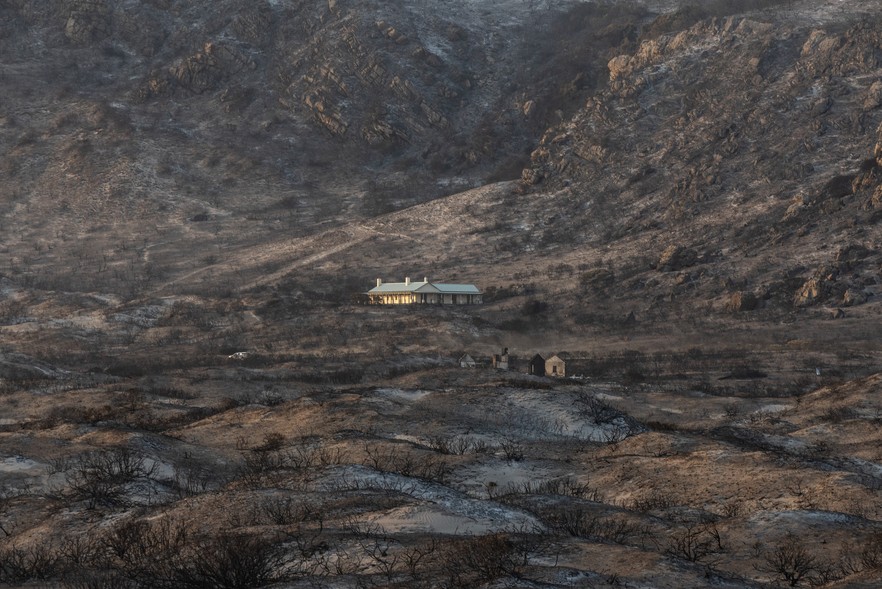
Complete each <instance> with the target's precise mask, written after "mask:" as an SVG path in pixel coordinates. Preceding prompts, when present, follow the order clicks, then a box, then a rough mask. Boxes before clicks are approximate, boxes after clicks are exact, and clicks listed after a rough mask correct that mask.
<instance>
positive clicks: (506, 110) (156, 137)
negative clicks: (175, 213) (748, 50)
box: [0, 0, 626, 225]
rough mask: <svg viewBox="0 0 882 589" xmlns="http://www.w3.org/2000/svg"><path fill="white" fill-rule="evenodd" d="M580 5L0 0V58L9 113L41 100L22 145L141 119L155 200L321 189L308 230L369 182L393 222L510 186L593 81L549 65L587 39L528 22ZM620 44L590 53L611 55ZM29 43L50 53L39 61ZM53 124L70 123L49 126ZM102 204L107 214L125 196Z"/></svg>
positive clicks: (580, 66)
mask: <svg viewBox="0 0 882 589" xmlns="http://www.w3.org/2000/svg"><path fill="white" fill-rule="evenodd" d="M571 6H578V4H577V3H575V2H572V3H570V2H564V3H561V4H559V5H557V6H556V7H555V9H554V10H551V11H545V12H543V13H541V14H537V13H535V12H531V11H530V9H529V7H528V6H527V5H526V3H522V4H518V5H517V6H513V7H510V8H511V9H505V10H502V9H501V8H500V9H499V10H496V9H494V10H483V9H479V8H477V7H476V6H475V4H474V3H473V2H470V1H466V0H456V1H455V2H454V3H453V4H452V5H451V4H450V3H447V4H444V5H442V4H439V3H435V2H428V1H424V0H414V1H410V2H406V3H403V4H401V6H397V7H396V8H394V9H392V8H390V7H389V6H383V5H373V4H366V3H363V2H356V1H354V0H336V1H334V2H329V1H328V0H307V1H304V2H275V1H273V2H270V1H268V0H220V1H215V0H211V1H209V0H197V1H195V2H179V1H177V0H151V1H149V2H123V1H122V0H7V1H5V2H2V3H0V13H2V14H0V29H2V35H0V45H2V47H0V51H2V54H3V56H4V63H8V64H9V72H11V73H10V76H11V78H10V79H9V80H8V85H9V87H10V89H11V91H10V92H9V93H6V95H5V96H4V107H3V108H5V109H7V110H9V111H10V112H11V111H15V110H16V109H17V108H18V106H17V105H19V104H21V105H28V103H29V102H32V100H31V98H29V97H30V96H33V95H35V94H36V95H40V96H45V97H47V99H46V105H45V109H44V111H46V112H48V113H49V114H48V115H47V117H46V121H40V120H30V121H28V124H29V125H32V127H33V129H34V134H33V139H32V140H29V142H28V147H27V149H28V150H30V151H34V150H39V151H40V152H41V153H42V154H44V155H45V156H46V157H48V158H50V159H55V160H59V161H60V160H61V159H63V158H64V157H65V155H64V151H63V150H64V149H65V147H64V146H65V145H66V144H68V143H72V142H74V141H75V138H76V137H78V136H80V135H82V134H83V133H84V132H87V131H88V130H94V129H88V128H87V126H85V125H81V124H79V121H78V119H80V118H81V116H82V113H80V112H79V109H80V108H81V104H83V102H84V101H87V102H89V101H91V102H92V103H104V104H108V105H109V104H113V105H115V106H114V109H115V110H116V111H117V112H120V113H124V116H127V117H129V118H131V119H132V120H135V121H137V122H136V123H135V126H136V127H137V131H138V135H139V140H140V141H139V143H138V144H133V145H130V146H129V147H127V149H128V150H129V151H132V150H134V151H140V152H141V153H139V154H129V156H130V159H137V160H139V161H141V162H144V165H143V166H139V167H136V168H130V170H132V171H135V172H137V173H138V174H140V177H134V178H129V179H128V182H129V183H130V184H131V185H132V186H136V187H141V188H142V189H143V190H144V192H145V193H148V194H149V193H155V192H156V190H155V189H156V188H157V182H158V183H159V184H160V185H162V186H161V188H160V192H169V191H171V192H178V191H186V190H191V191H193V190H196V191H198V192H200V193H202V194H214V195H216V196H215V198H214V200H215V201H217V202H220V201H221V200H228V201H229V200H237V199H240V198H241V192H240V191H239V190H235V189H233V185H234V184H235V182H233V181H231V180H233V179H236V178H238V179H241V181H242V183H243V184H245V185H250V186H256V184H257V183H258V182H259V181H270V182H278V183H280V185H281V186H283V187H285V189H286V190H293V191H298V192H303V191H307V188H304V187H307V186H308V187H310V188H309V189H310V190H311V189H312V188H313V187H317V188H318V190H317V193H323V194H324V196H321V197H316V198H307V199H301V202H308V204H309V207H308V209H309V210H308V211H305V213H306V214H305V215H303V216H302V217H301V216H298V218H302V219H303V222H304V225H308V224H309V223H311V222H313V221H315V220H316V218H317V216H318V215H320V214H322V211H321V210H320V209H322V207H323V206H325V204H326V202H324V201H327V198H328V193H331V192H335V193H343V194H345V195H347V196H345V197H343V199H348V201H347V202H346V203H341V202H337V203H336V205H335V206H334V207H333V210H335V211H336V212H338V213H341V214H343V213H348V214H352V215H359V214H366V213H369V214H372V213H373V211H366V210H363V209H362V208H360V207H359V206H357V204H355V203H354V202H353V201H354V199H355V198H357V197H356V196H353V195H358V194H360V193H363V192H364V190H365V187H366V186H368V187H370V186H376V185H380V186H382V187H383V190H380V191H379V192H380V194H378V195H377V194H374V195H371V198H373V199H374V200H376V199H380V200H382V199H384V198H385V199H386V200H385V201H384V203H383V207H381V208H383V209H384V210H386V209H388V208H390V207H391V208H394V207H400V206H406V205H408V204H412V203H413V202H417V201H421V200H425V199H427V198H431V197H432V196H437V195H438V194H440V193H442V192H449V191H450V190H451V189H450V188H441V186H449V185H450V182H451V181H455V182H457V183H459V184H461V185H471V184H479V183H483V182H484V181H486V180H487V179H488V178H492V179H516V178H517V176H518V174H519V172H520V169H521V168H522V167H523V165H524V163H525V162H526V159H527V156H526V154H527V153H528V152H529V149H530V147H531V146H532V145H533V144H534V143H535V137H536V133H538V131H539V130H540V129H542V128H544V127H545V126H547V125H548V123H549V120H551V118H552V117H554V118H555V120H559V118H560V115H559V114H558V113H557V111H558V110H560V109H561V108H564V109H566V110H567V112H572V109H574V108H575V105H577V104H578V102H579V101H580V97H579V96H578V92H577V91H579V90H581V89H583V88H584V87H587V85H588V84H589V81H586V79H585V76H584V74H583V76H582V77H581V78H578V79H576V78H577V75H576V74H577V72H580V71H584V70H585V60H584V58H578V59H577V58H575V57H572V58H567V59H569V60H570V61H566V60H564V62H563V65H561V63H559V62H561V60H562V59H563V58H562V57H556V56H555V57H553V60H552V61H553V62H554V64H557V65H554V66H553V67H549V65H548V64H549V62H548V55H549V53H550V54H552V55H556V53H555V52H554V51H553V45H554V44H561V43H565V42H568V40H571V39H572V38H573V37H574V36H576V35H583V36H584V33H582V32H580V31H579V30H578V29H577V28H572V30H568V31H566V33H565V34H555V35H545V34H543V35H526V34H522V32H524V31H523V30H522V27H525V26H527V25H528V24H529V25H530V26H531V27H533V28H534V29H538V30H542V31H548V30H550V29H552V28H553V27H558V26H561V25H560V24H559V23H562V22H563V23H565V22H566V20H567V18H566V14H565V13H566V10H568V9H569V8H570V7H571ZM601 24H602V25H604V26H605V25H606V24H609V23H608V20H606V21H603V22H601ZM598 26H600V25H598ZM534 32H535V30H534ZM623 35H626V32H625V29H621V32H617V33H615V34H613V35H612V36H611V37H610V38H609V39H606V40H602V41H597V40H596V39H594V40H592V41H591V42H592V43H594V44H595V45H597V44H598V43H599V44H600V45H601V46H610V45H613V44H618V43H619V42H620V41H621V40H622V39H623V38H624V37H623ZM573 42H574V43H575V41H573ZM578 42H579V43H581V42H582V41H578ZM34 46H40V47H45V48H46V52H45V54H42V55H40V56H39V58H36V57H35V55H34V53H33V51H30V50H29V49H28V48H29V47H34ZM571 53H572V52H570V53H561V55H562V56H563V55H569V54H571ZM598 59H599V58H598ZM605 59H606V58H605V57H604V58H603V59H602V61H604V62H605ZM598 63H599V62H598ZM592 64H593V62H592ZM592 67H593V65H592ZM567 68H568V69H567ZM533 72H535V73H533ZM552 75H554V76H556V77H555V79H554V83H550V78H549V76H552ZM558 78H559V79H558ZM505 80H508V81H510V82H508V83H506V84H503V83H502V81H505ZM514 80H517V88H516V89H517V96H514V89H513V87H511V86H512V85H513V84H515V82H513V81H514ZM564 81H566V82H567V84H569V86H567V87H566V88H564V85H563V82H564ZM558 82H560V83H558ZM46 86H48V87H49V89H48V90H47V87H46ZM50 96H51V97H52V99H51V100H49V99H48V97H50ZM528 97H529V98H528ZM560 112H561V113H562V112H563V111H562V110H561V111H560ZM5 114H6V113H5V112H3V113H0V116H3V115H5ZM61 120H64V121H66V122H67V123H66V124H65V125H62V126H59V127H58V128H50V127H51V126H52V125H53V124H54V121H61ZM0 132H5V131H3V130H2V129H0ZM113 142H114V138H112V137H110V136H109V135H108V134H107V133H104V134H100V135H93V137H92V138H91V139H90V145H91V147H92V151H91V153H92V154H93V156H94V157H95V158H96V161H97V162H98V165H104V164H105V163H107V162H111V161H112V160H113V159H114V158H115V157H116V156H115V155H114V154H113V153H111V152H112V151H114V150H116V149H117V147H118V146H113V145H112V144H113ZM16 143H17V136H16V134H15V132H8V133H6V134H5V135H3V136H2V137H0V147H2V148H3V149H4V150H6V151H8V149H7V148H8V147H9V146H11V145H14V144H16ZM197 146H198V147H197ZM194 151H195V152H201V153H208V152H211V153H214V154H215V155H214V156H213V157H209V158H207V160H210V161H211V162H213V163H212V164H211V165H210V166H201V165H198V163H197V162H199V161H202V160H203V159H205V158H204V157H203V156H202V155H194ZM30 155H33V154H30ZM27 156H28V154H24V153H21V154H16V153H12V154H10V156H9V157H10V161H9V162H8V163H6V164H4V166H5V167H8V168H9V169H16V170H19V171H22V170H26V169H29V170H33V171H34V173H35V176H32V177H29V178H25V177H24V176H19V177H18V178H17V179H16V181H17V182H18V183H19V184H20V185H21V186H22V188H21V189H22V190H25V191H28V192H34V193H41V194H42V193H46V194H48V193H47V191H46V190H45V188H48V186H49V185H50V184H52V185H55V186H57V185H58V182H57V180H58V179H55V178H53V179H51V180H50V179H48V178H44V179H43V180H41V179H40V178H39V177H38V176H37V175H38V174H39V170H41V169H44V168H40V167H39V166H38V167H33V166H23V165H22V163H23V162H25V161H27ZM19 157H20V159H18V158H19ZM86 159H88V157H87V158H86ZM242 160H247V163H243V161H242ZM108 165H111V166H112V163H111V164H108ZM332 165H333V166H334V168H335V173H334V174H333V175H329V174H328V173H327V168H328V166H332ZM50 167H51V166H50ZM63 167H64V166H63V165H61V164H60V163H59V165H58V166H57V168H53V169H56V170H60V169H62V168H63ZM151 167H152V168H153V169H148V168H151ZM138 168H141V169H140V171H138ZM200 168H202V169H200ZM388 169H395V170H397V172H399V173H391V174H390V173H387V170H388ZM405 169H406V170H407V172H408V173H407V174H406V176H405V175H404V174H402V173H400V172H401V171H402V170H405ZM174 170H177V172H175V173H172V172H173V171H174ZM366 170H371V172H366ZM157 171H160V173H156V172H157ZM332 176H333V177H332ZM439 178H442V180H444V182H441V183H439V181H438V179H439ZM22 183H23V184H22ZM190 184H192V186H189V188H188V187H187V186H185V185H190ZM194 187H195V188H194ZM323 187H325V188H323ZM76 192H77V191H76V190H75V191H74V193H69V194H68V196H69V198H68V199H67V200H68V202H69V203H70V206H71V207H73V209H77V210H79V209H82V211H81V212H82V213H83V215H82V216H83V218H84V219H88V218H90V216H89V215H88V214H86V212H85V211H86V208H85V207H77V205H76V201H77V200H78V199H79V198H80V197H82V198H83V199H87V198H91V197H90V196H89V195H87V194H86V191H85V189H83V191H82V194H81V195H79V196H78V195H77V194H76ZM387 192H388V193H389V194H394V198H393V197H386V196H385V194H386V193H387ZM48 198H52V199H55V196H49V197H48ZM254 198H257V199H258V200H259V201H260V205H258V206H267V205H268V203H267V202H266V199H267V198H268V195H267V192H266V191H263V195H259V196H249V197H246V198H244V199H243V200H241V204H242V206H241V207H240V206H238V205H236V206H234V207H232V208H242V209H247V208H249V207H250V206H251V205H253V204H255V201H254ZM335 198H337V197H335ZM56 200H57V199H56ZM105 202H106V204H107V207H108V209H107V211H108V214H110V211H111V209H112V207H113V205H114V204H115V201H112V200H111V201H105ZM149 205H150V203H149V202H142V206H146V207H147V208H150V206H149ZM155 206H156V207H157V208H160V203H155ZM162 206H165V205H162ZM117 212H119V211H117ZM190 212H192V213H193V214H195V212H196V211H188V213H190Z"/></svg>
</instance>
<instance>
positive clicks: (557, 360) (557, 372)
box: [545, 354, 567, 378]
mask: <svg viewBox="0 0 882 589" xmlns="http://www.w3.org/2000/svg"><path fill="white" fill-rule="evenodd" d="M566 375H567V363H566V362H565V361H564V359H563V358H561V357H560V356H558V355H557V354H555V355H554V356H552V357H551V358H549V359H548V360H546V361H545V376H553V377H557V378H563V377H565V376H566Z"/></svg>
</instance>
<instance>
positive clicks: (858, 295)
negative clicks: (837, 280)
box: [842, 288, 867, 307]
mask: <svg viewBox="0 0 882 589" xmlns="http://www.w3.org/2000/svg"><path fill="white" fill-rule="evenodd" d="M866 302H867V295H866V294H865V293H864V291H863V290H861V289H858V288H849V289H848V290H846V291H845V294H844V295H842V304H843V305H845V306H846V307H854V306H856V305H862V304H864V303H866Z"/></svg>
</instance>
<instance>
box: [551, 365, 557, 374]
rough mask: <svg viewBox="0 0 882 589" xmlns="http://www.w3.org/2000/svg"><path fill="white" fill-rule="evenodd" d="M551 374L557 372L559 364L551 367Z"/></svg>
mask: <svg viewBox="0 0 882 589" xmlns="http://www.w3.org/2000/svg"><path fill="white" fill-rule="evenodd" d="M551 374H557V366H552V367H551Z"/></svg>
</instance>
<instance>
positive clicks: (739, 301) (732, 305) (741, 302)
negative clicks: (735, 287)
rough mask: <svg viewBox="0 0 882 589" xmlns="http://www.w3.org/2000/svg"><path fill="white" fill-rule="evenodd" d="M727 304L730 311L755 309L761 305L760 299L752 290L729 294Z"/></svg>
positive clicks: (727, 309)
mask: <svg viewBox="0 0 882 589" xmlns="http://www.w3.org/2000/svg"><path fill="white" fill-rule="evenodd" d="M725 306H726V311H729V312H730V313H738V312H741V311H753V310H754V309H756V308H757V307H758V306H759V299H758V298H757V297H756V295H755V294H753V293H752V292H744V291H736V292H733V293H731V294H730V295H729V297H728V300H727V301H726V305H725Z"/></svg>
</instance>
